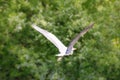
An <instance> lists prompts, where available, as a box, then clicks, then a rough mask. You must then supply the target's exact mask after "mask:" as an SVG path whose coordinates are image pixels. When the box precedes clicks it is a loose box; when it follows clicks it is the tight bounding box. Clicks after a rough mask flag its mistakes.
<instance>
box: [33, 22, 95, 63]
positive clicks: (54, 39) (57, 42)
mask: <svg viewBox="0 0 120 80" xmlns="http://www.w3.org/2000/svg"><path fill="white" fill-rule="evenodd" d="M93 25H94V23H92V24H90V25H89V26H88V27H86V28H85V29H84V30H83V31H81V32H80V33H79V34H78V35H77V36H76V37H75V38H74V39H73V40H72V41H71V42H70V44H69V45H68V47H66V46H65V45H64V44H63V43H62V42H61V41H60V40H59V39H58V38H57V37H56V36H55V35H53V34H52V33H50V32H48V31H46V30H44V29H42V28H40V27H38V26H37V25H35V24H33V25H32V27H33V28H34V29H35V30H37V31H38V32H40V33H41V34H43V35H44V36H45V37H46V38H47V39H48V40H49V41H50V42H52V43H53V44H54V45H55V46H56V47H57V48H58V50H59V52H60V53H59V54H57V55H56V56H58V57H59V58H58V61H59V60H61V59H62V57H63V56H68V55H72V54H73V51H74V50H75V48H73V46H74V45H75V43H76V42H77V41H78V39H79V38H80V37H81V36H83V35H84V34H85V33H86V32H87V31H88V30H89V29H90V28H92V27H93Z"/></svg>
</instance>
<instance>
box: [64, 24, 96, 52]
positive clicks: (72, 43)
mask: <svg viewBox="0 0 120 80" xmlns="http://www.w3.org/2000/svg"><path fill="white" fill-rule="evenodd" d="M93 25H94V23H92V24H91V25H89V26H88V27H86V28H85V29H84V30H83V31H82V32H80V33H79V34H78V35H77V36H76V37H75V38H74V39H73V40H72V41H71V42H70V44H69V46H68V48H67V51H68V52H66V54H67V53H69V52H70V51H71V50H72V48H73V46H74V45H75V43H76V42H77V41H78V39H79V38H80V37H81V36H83V35H84V34H85V33H86V32H87V31H88V30H89V29H90V28H92V27H93Z"/></svg>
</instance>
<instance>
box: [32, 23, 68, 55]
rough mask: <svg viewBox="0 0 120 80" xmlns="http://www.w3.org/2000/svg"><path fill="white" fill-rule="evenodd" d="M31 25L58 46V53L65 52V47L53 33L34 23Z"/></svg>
mask: <svg viewBox="0 0 120 80" xmlns="http://www.w3.org/2000/svg"><path fill="white" fill-rule="evenodd" d="M32 27H33V28H34V29H35V30H37V31H38V32H40V33H41V34H43V35H44V36H45V37H46V38H47V39H48V40H49V41H50V42H52V43H53V44H54V45H55V46H56V47H57V48H58V50H59V52H60V53H65V51H66V49H67V47H66V46H65V45H64V44H63V43H62V42H61V41H60V40H59V39H58V38H57V37H56V36H55V35H53V34H52V33H50V32H48V31H46V30H44V29H42V28H40V27H38V26H36V25H32Z"/></svg>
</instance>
